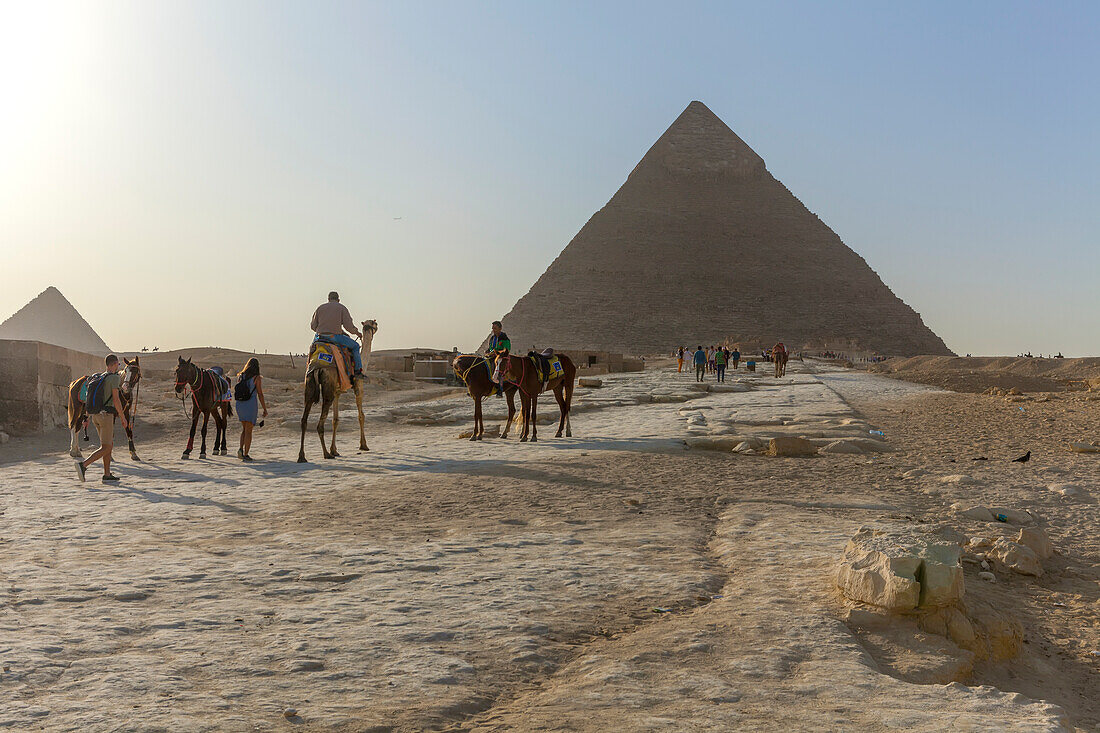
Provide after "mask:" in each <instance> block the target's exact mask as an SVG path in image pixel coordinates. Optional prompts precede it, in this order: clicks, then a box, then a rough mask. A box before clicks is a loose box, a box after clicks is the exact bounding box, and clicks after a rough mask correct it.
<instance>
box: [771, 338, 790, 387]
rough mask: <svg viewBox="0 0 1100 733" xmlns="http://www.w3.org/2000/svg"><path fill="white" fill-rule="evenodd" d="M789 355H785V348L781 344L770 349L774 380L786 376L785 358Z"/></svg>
mask: <svg viewBox="0 0 1100 733" xmlns="http://www.w3.org/2000/svg"><path fill="white" fill-rule="evenodd" d="M789 356H790V355H789V354H788V353H787V349H786V347H784V346H783V344H776V345H775V346H773V347H772V361H774V362H775V378H776V379H779V378H780V377H782V376H786V374H787V358H788V357H789Z"/></svg>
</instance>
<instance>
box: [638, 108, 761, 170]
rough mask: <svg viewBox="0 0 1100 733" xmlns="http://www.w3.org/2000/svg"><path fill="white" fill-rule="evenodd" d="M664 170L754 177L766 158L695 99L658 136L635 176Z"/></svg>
mask: <svg viewBox="0 0 1100 733" xmlns="http://www.w3.org/2000/svg"><path fill="white" fill-rule="evenodd" d="M658 169H664V171H665V172H667V173H671V174H673V175H675V176H677V177H680V176H689V177H692V176H701V177H703V178H708V179H713V178H716V177H720V178H752V177H756V176H759V175H762V174H763V173H764V170H765V166H764V159H763V158H761V157H760V156H759V155H757V154H756V151H755V150H753V149H752V148H750V147H749V146H748V144H747V143H746V142H745V141H744V140H742V139H741V138H740V137H738V136H737V133H735V132H734V131H733V130H731V129H730V128H729V126H728V125H726V123H725V122H723V121H722V120H721V118H719V117H718V115H716V114H714V112H712V111H711V110H710V108H709V107H707V106H706V105H705V104H703V103H702V102H700V101H698V100H693V101H692V102H691V103H690V104H688V106H687V107H685V108H684V111H683V112H681V113H680V116H679V117H677V118H676V119H675V120H674V121H673V123H672V124H671V125H669V127H668V129H667V130H665V132H664V134H663V135H661V137H660V138H658V140H657V142H655V143H654V144H653V147H651V148H650V149H649V152H647V153H646V154H645V157H643V158H642V160H641V162H640V163H638V165H637V167H636V168H635V169H634V172H633V173H632V174H631V176H637V175H641V176H643V177H644V176H646V175H647V174H652V173H657V172H658Z"/></svg>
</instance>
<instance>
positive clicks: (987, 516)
mask: <svg viewBox="0 0 1100 733" xmlns="http://www.w3.org/2000/svg"><path fill="white" fill-rule="evenodd" d="M959 516H961V517H966V518H967V519H976V520H978V521H979V522H995V521H997V520H996V519H994V517H993V512H991V511H989V508H988V507H984V506H972V507H970V508H969V509H963V510H962V511H960V512H959Z"/></svg>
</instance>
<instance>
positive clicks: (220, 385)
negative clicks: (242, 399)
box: [210, 366, 233, 402]
mask: <svg viewBox="0 0 1100 733" xmlns="http://www.w3.org/2000/svg"><path fill="white" fill-rule="evenodd" d="M210 372H211V373H212V374H213V375H214V377H215V379H214V383H215V386H216V387H217V389H216V390H215V392H217V394H218V396H217V398H216V399H215V402H229V401H230V400H232V399H233V392H232V391H231V390H230V389H229V388H230V387H231V386H232V385H231V384H230V383H229V377H227V376H225V370H224V369H222V368H221V367H218V366H216V367H210Z"/></svg>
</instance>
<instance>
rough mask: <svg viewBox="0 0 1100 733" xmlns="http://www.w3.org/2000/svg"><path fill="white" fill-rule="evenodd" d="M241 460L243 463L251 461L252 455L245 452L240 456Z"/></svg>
mask: <svg viewBox="0 0 1100 733" xmlns="http://www.w3.org/2000/svg"><path fill="white" fill-rule="evenodd" d="M241 460H242V461H244V462H245V463H252V456H250V455H248V454H247V453H245V454H244V455H243V456H241Z"/></svg>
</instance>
